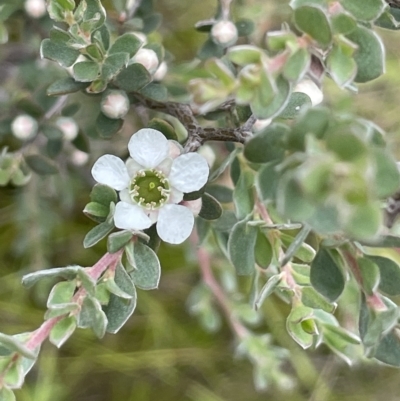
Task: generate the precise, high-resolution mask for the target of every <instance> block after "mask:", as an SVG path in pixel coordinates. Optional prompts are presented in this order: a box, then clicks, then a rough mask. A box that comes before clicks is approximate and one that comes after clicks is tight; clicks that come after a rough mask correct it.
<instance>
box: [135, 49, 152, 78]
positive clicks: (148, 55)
mask: <svg viewBox="0 0 400 401" xmlns="http://www.w3.org/2000/svg"><path fill="white" fill-rule="evenodd" d="M133 63H139V64H142V65H143V66H144V67H145V68H146V70H148V71H149V72H150V74H153V73H154V72H155V71H156V70H157V67H158V57H157V54H156V52H155V51H154V50H151V49H144V48H142V49H139V51H138V52H137V53H136V54H135V55H134V56H133V57H132V58H131V60H130V62H129V64H133Z"/></svg>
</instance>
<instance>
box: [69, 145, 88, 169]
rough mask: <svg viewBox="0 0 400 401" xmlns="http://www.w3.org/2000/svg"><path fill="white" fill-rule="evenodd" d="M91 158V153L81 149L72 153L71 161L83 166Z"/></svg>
mask: <svg viewBox="0 0 400 401" xmlns="http://www.w3.org/2000/svg"><path fill="white" fill-rule="evenodd" d="M88 160H89V155H88V154H87V153H85V152H82V151H81V150H78V149H76V150H74V151H73V152H72V154H71V162H72V164H74V165H75V166H83V165H84V164H86V163H87V161H88Z"/></svg>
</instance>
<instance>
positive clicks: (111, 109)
mask: <svg viewBox="0 0 400 401" xmlns="http://www.w3.org/2000/svg"><path fill="white" fill-rule="evenodd" d="M129 107H130V104H129V99H128V96H127V95H126V93H125V92H124V91H121V90H110V91H107V92H105V93H104V95H103V99H102V101H101V106H100V108H101V111H102V113H103V114H104V115H105V116H107V117H108V118H114V119H118V118H122V117H124V116H125V115H126V113H128V111H129Z"/></svg>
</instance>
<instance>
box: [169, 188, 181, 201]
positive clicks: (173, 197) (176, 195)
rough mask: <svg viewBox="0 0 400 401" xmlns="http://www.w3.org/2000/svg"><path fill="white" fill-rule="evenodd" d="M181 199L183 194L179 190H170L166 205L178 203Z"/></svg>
mask: <svg viewBox="0 0 400 401" xmlns="http://www.w3.org/2000/svg"><path fill="white" fill-rule="evenodd" d="M182 199H183V192H182V191H179V189H175V188H173V187H172V188H171V194H170V195H169V199H168V203H179V202H181V201H182Z"/></svg>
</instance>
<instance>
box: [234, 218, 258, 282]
mask: <svg viewBox="0 0 400 401" xmlns="http://www.w3.org/2000/svg"><path fill="white" fill-rule="evenodd" d="M249 221H250V218H246V219H244V220H242V221H239V222H238V223H236V224H235V226H234V227H233V229H232V232H231V234H230V236H229V240H228V254H229V258H230V260H231V262H232V264H233V266H234V267H235V269H236V272H237V274H238V275H251V274H253V273H254V271H255V256H254V247H255V244H256V240H257V232H258V228H257V227H255V226H251V225H248V224H247V223H248V222H249Z"/></svg>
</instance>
